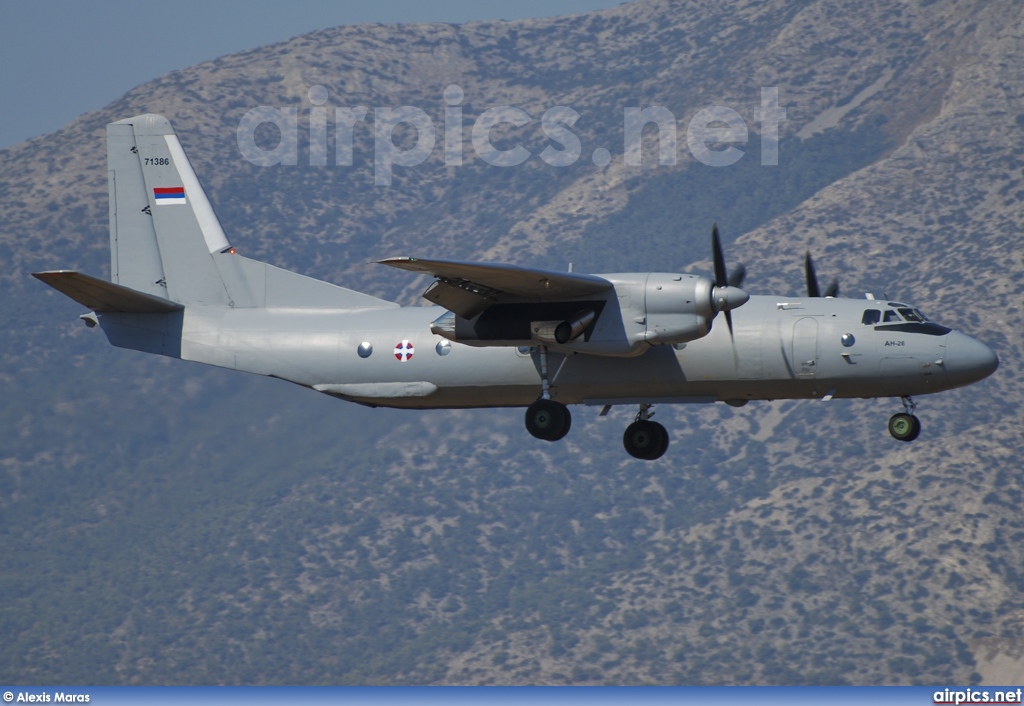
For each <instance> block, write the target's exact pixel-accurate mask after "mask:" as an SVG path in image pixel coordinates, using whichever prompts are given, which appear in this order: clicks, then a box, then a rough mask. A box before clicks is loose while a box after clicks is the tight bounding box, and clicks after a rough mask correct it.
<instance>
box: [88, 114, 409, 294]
mask: <svg viewBox="0 0 1024 706" xmlns="http://www.w3.org/2000/svg"><path fill="white" fill-rule="evenodd" d="M107 169H108V174H107V176H108V182H109V188H110V279H111V281H112V282H113V283H114V284H116V285H120V286H122V287H127V288H129V289H132V290H135V291H137V292H141V293H142V294H146V295H149V296H152V297H157V298H160V299H166V300H169V301H171V302H175V303H178V304H182V305H184V306H189V305H204V306H213V307H221V306H223V307H240V308H248V307H278V306H281V307H285V306H286V307H300V308H343V309H356V308H360V309H361V308H374V307H391V306H395V305H394V304H392V303H391V302H387V301H384V300H383V299H377V298H376V297H371V296H369V295H366V294H362V293H360V292H355V291H353V290H350V289H345V288H343V287H337V286H335V285H333V284H330V283H328V282H322V281H320V280H316V279H312V278H310V277H305V276H303V275H299V274H296V273H294V272H289V271H287V270H282V269H279V268H277V267H273V266H272V265H268V264H266V263H262V262H257V261H255V260H250V259H248V258H244V257H241V256H239V255H236V254H235V252H234V249H233V248H232V247H231V244H230V243H229V242H228V239H227V236H226V235H225V234H224V230H223V229H222V228H221V225H220V221H218V220H217V216H216V214H215V213H214V211H213V207H212V206H211V205H210V202H209V200H208V199H207V197H206V192H205V191H203V187H202V185H201V184H200V183H199V179H198V178H197V177H196V175H195V172H194V171H193V170H192V165H191V164H190V163H189V161H188V158H187V157H186V156H185V151H184V150H183V149H182V147H181V143H180V142H178V137H177V135H175V133H174V130H173V129H172V128H171V124H170V122H168V120H167V119H166V118H164V117H163V116H160V115H153V114H146V115H138V116H135V117H133V118H127V119H125V120H119V121H118V122H115V123H111V124H110V125H108V126H107Z"/></svg>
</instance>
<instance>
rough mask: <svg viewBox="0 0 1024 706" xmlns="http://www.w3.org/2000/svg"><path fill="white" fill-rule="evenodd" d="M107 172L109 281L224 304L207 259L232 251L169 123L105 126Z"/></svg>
mask: <svg viewBox="0 0 1024 706" xmlns="http://www.w3.org/2000/svg"><path fill="white" fill-rule="evenodd" d="M107 168H108V178H109V181H110V257H111V263H110V269H111V279H112V280H113V281H114V282H115V283H116V284H120V285H123V286H126V287H131V288H132V289H135V290H138V291H140V292H145V293H146V294H152V295H154V296H160V297H164V298H167V299H171V300H173V301H177V302H182V303H198V304H207V305H212V306H217V305H228V304H229V301H230V297H229V296H228V293H227V290H226V289H225V286H224V282H223V280H222V278H221V276H220V274H219V272H218V270H217V266H216V263H215V262H214V260H213V254H214V253H219V252H221V251H223V250H226V249H227V248H229V247H230V244H229V243H228V239H227V237H225V235H224V231H223V230H222V229H221V227H220V223H219V222H218V221H217V217H216V215H214V212H213V208H212V207H211V206H210V202H209V201H208V200H207V198H206V193H205V192H204V191H203V188H202V186H200V184H199V180H198V179H197V178H196V175H195V172H193V171H192V166H191V165H190V164H189V162H188V159H187V158H186V157H185V152H184V150H182V148H181V144H180V143H179V142H178V137H177V135H175V134H174V130H173V129H171V125H170V123H169V122H168V121H167V119H166V118H164V117H162V116H160V115H139V116H136V117H134V118H128V119H126V120H121V121H118V122H116V123H112V124H110V125H108V126H107Z"/></svg>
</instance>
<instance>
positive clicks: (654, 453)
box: [622, 404, 669, 461]
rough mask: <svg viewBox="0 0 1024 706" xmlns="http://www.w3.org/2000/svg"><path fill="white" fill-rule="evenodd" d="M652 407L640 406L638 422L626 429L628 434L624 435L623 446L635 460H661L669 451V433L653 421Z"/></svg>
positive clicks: (647, 405)
mask: <svg viewBox="0 0 1024 706" xmlns="http://www.w3.org/2000/svg"><path fill="white" fill-rule="evenodd" d="M650 409H651V405H649V404H642V405H640V411H639V412H637V415H636V421H634V422H633V423H632V424H630V425H629V426H628V427H626V433H625V434H623V435H622V445H623V446H624V447H625V448H626V453H628V454H629V455H630V456H632V457H633V458H639V459H642V460H644V461H653V460H654V459H656V458H661V457H662V455H663V454H664V453H665V451H666V450H667V449H668V442H669V438H668V431H666V429H665V427H663V426H662V425H660V424H658V423H657V422H652V421H651V416H653V412H651V411H650Z"/></svg>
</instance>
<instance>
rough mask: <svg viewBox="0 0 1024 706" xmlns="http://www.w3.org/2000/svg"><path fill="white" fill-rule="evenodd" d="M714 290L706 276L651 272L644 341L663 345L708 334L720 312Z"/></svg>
mask: <svg viewBox="0 0 1024 706" xmlns="http://www.w3.org/2000/svg"><path fill="white" fill-rule="evenodd" d="M714 291H715V283H714V282H713V281H711V280H710V279H708V278H707V277H701V276H699V275H673V274H667V273H662V272H652V273H651V274H650V275H648V277H647V285H646V287H645V289H644V307H645V322H646V325H647V330H646V331H645V332H644V340H645V341H647V343H650V344H651V345H660V344H667V343H686V342H687V341H693V340H695V339H698V338H702V337H703V336H707V335H708V333H709V332H710V331H711V321H712V319H714V318H715V314H716V313H717V311H716V307H715V305H714V301H713V295H714Z"/></svg>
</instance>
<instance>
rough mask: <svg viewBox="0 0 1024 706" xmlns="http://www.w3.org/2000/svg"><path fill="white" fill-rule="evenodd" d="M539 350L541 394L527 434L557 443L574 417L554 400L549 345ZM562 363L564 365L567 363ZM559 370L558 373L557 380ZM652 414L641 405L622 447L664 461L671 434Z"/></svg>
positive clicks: (528, 420) (529, 418)
mask: <svg viewBox="0 0 1024 706" xmlns="http://www.w3.org/2000/svg"><path fill="white" fill-rule="evenodd" d="M537 351H538V353H539V355H540V383H541V393H540V397H539V398H538V399H537V400H536V401H534V403H533V404H531V405H530V406H529V407H527V408H526V431H528V432H530V434H531V435H532V436H534V437H535V438H537V439H543V440H544V441H558V440H559V439H561V438H563V437H564V436H565V435H566V434H568V433H569V428H570V427H571V426H572V415H571V414H569V408H568V407H566V406H565V405H564V404H562V403H561V402H555V401H554V400H553V399H551V384H550V382H549V380H548V349H547V347H546V346H538V348H537ZM562 364H563V365H564V364H565V361H564V360H563V361H562ZM560 370H561V368H559V371H560ZM559 371H556V372H555V377H556V378H557V377H558V372H559ZM610 407H611V405H608V407H606V408H605V410H604V412H602V413H601V416H604V415H605V414H606V413H607V412H608V408H610ZM653 414H654V413H653V412H651V405H649V404H641V405H640V411H639V412H637V415H636V420H634V422H633V423H632V424H630V425H629V426H628V427H626V433H625V434H623V435H622V445H623V446H624V447H626V452H627V453H628V454H629V455H630V456H632V457H633V458H639V459H642V460H644V461H653V460H654V459H656V458H661V457H662V456H663V455H664V453H665V451H666V450H667V449H668V431H666V430H665V427H663V426H662V425H660V424H658V423H657V422H652V421H651V417H652V416H653Z"/></svg>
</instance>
